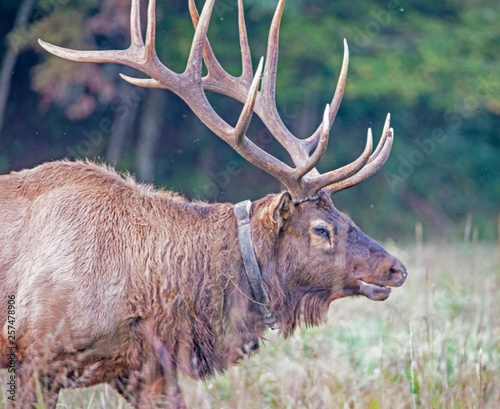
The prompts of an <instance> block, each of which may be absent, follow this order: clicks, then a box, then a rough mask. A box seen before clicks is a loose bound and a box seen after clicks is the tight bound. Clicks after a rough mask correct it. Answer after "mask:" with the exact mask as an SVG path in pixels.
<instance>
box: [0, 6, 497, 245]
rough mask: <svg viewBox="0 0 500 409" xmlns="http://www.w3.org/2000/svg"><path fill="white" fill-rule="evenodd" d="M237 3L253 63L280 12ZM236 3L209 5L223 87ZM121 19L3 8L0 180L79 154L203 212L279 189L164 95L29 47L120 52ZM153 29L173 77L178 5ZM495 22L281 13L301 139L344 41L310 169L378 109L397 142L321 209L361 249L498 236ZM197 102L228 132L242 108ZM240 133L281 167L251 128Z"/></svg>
mask: <svg viewBox="0 0 500 409" xmlns="http://www.w3.org/2000/svg"><path fill="white" fill-rule="evenodd" d="M201 3H202V2H201V0H198V6H199V7H201V6H202V4H201ZM244 4H245V11H246V17H247V28H248V33H249V40H250V46H251V48H252V53H253V58H254V66H256V63H257V61H258V59H259V58H260V57H261V56H262V55H265V49H266V44H267V33H268V29H269V25H270V22H271V18H272V15H273V12H274V9H275V7H276V4H277V1H275V0H272V1H271V0H246V1H245V2H244ZM236 5H237V1H236V0H218V1H217V2H216V6H215V11H214V14H213V17H212V24H211V29H210V31H209V39H210V40H211V43H212V46H213V47H214V50H215V53H216V55H217V56H218V58H219V61H220V62H221V63H222V65H223V66H224V67H225V68H226V69H227V70H228V72H230V73H231V74H233V75H239V73H240V70H241V63H240V54H239V40H238V36H237V8H236ZM145 6H146V2H143V10H144V7H145ZM129 7H130V0H78V1H76V0H2V1H1V2H0V38H1V39H2V41H1V42H0V64H1V66H0V70H1V72H0V172H1V173H6V172H9V171H11V170H20V169H22V168H27V167H33V166H35V165H37V164H39V163H42V162H44V161H48V160H54V159H60V158H64V157H69V158H71V159H76V158H86V157H87V158H99V159H100V160H103V161H106V162H107V163H110V164H112V165H116V167H117V168H118V169H120V170H127V171H130V172H131V173H134V174H135V175H136V177H137V178H138V179H139V180H142V181H146V182H153V183H154V184H155V185H157V186H163V187H165V188H167V189H173V190H176V191H178V192H181V193H183V194H184V195H186V196H188V197H191V198H200V199H202V200H207V201H211V202H213V201H219V202H220V201H232V202H236V201H239V200H244V199H247V198H249V199H256V198H258V197H260V196H262V195H265V194H266V193H270V192H277V191H278V190H279V189H280V187H279V185H278V183H277V182H276V181H275V180H274V179H272V178H270V177H269V176H267V175H266V174H264V173H263V172H261V171H260V170H258V169H256V168H255V167H253V166H252V165H249V164H247V163H245V162H244V161H243V160H241V159H240V157H239V156H238V155H237V154H236V153H235V152H233V151H232V150H231V148H229V146H227V145H225V143H224V142H222V141H221V140H220V139H219V138H217V137H216V136H214V135H213V134H211V133H210V131H208V130H207V129H206V128H205V127H204V126H203V125H202V124H201V122H200V121H199V120H198V119H197V118H196V117H195V116H194V115H193V114H192V113H191V112H190V111H189V109H188V108H187V106H186V105H185V104H184V103H183V102H182V101H181V100H180V99H179V98H178V97H176V96H175V95H173V94H172V93H169V92H167V91H158V90H144V89H140V88H136V87H134V86H132V85H129V84H127V83H125V82H124V81H122V80H121V79H120V78H119V76H118V73H120V72H122V73H126V74H129V75H130V74H131V75H135V74H136V73H134V72H133V71H132V72H131V71H130V69H128V68H125V67H121V66H117V65H98V64H84V63H73V62H68V61H64V60H61V59H59V58H56V57H53V56H51V55H49V54H48V53H46V52H45V51H43V50H42V49H41V47H40V46H39V45H38V43H37V39H38V38H42V39H44V40H46V41H48V42H52V43H53V44H56V45H60V46H64V47H69V48H75V49H98V48H100V49H116V48H126V47H128V45H129V38H130V35H129V13H130V9H129ZM143 14H144V13H143ZM143 17H145V16H143ZM157 19H158V36H157V49H158V53H159V56H160V58H161V59H162V61H163V63H164V64H165V65H167V66H168V67H170V68H172V69H173V70H175V71H177V72H181V71H183V70H184V66H185V63H186V61H187V55H188V52H189V48H190V42H191V39H192V35H193V32H194V30H193V26H192V23H191V20H190V17H189V13H188V9H187V0H165V1H158V10H157ZM143 21H144V23H145V18H143ZM499 21H500V2H499V1H498V0H467V1H465V0H445V1H439V2H438V1H418V0H416V1H409V0H388V1H380V0H377V1H373V0H371V1H368V0H351V1H331V0H329V1H326V0H288V1H287V4H286V7H285V14H284V18H283V23H282V30H281V45H280V65H279V70H278V79H277V98H278V108H279V110H280V112H281V114H282V117H283V120H284V122H285V124H286V125H287V126H288V127H289V128H290V129H291V130H292V132H293V133H294V134H295V135H297V136H299V137H307V136H308V135H309V134H311V133H312V132H313V131H314V130H315V129H316V127H317V126H318V124H319V123H320V121H321V115H322V112H323V109H324V106H325V104H326V103H327V102H329V101H330V99H331V96H332V94H333V91H334V89H335V84H336V81H337V76H338V72H339V70H340V65H341V62H342V52H343V50H342V40H343V38H346V39H347V41H348V43H349V47H350V52H351V62H350V68H349V78H348V83H347V88H346V93H345V96H344V101H343V104H342V106H341V108H340V111H339V115H338V117H337V120H336V123H335V124H334V127H333V129H332V136H331V142H330V147H329V150H328V152H327V154H326V155H325V158H324V159H323V161H322V163H321V166H320V170H328V169H332V168H334V167H339V166H342V165H344V164H346V163H348V162H350V161H351V160H353V159H354V158H356V157H357V156H358V155H359V154H360V153H361V152H362V150H363V147H364V143H365V135H366V130H367V128H368V127H372V128H373V130H374V135H375V136H376V138H377V139H378V136H379V135H380V132H381V130H382V126H383V123H384V120H385V117H386V114H387V112H391V115H392V126H393V127H394V130H395V144H394V147H393V152H392V154H391V157H390V158H389V160H388V162H387V164H386V165H385V166H384V168H383V170H382V171H381V172H379V173H378V174H377V175H375V176H374V177H372V178H371V179H370V180H369V181H367V182H364V183H362V184H361V185H359V186H357V187H355V188H353V189H349V190H347V191H345V192H341V193H339V194H338V195H336V196H335V198H334V201H335V203H336V205H337V207H338V208H339V209H341V210H342V211H344V212H347V213H348V214H349V215H350V216H351V217H352V218H353V219H354V220H355V221H356V222H357V223H358V224H359V225H360V226H361V227H362V228H363V229H364V230H365V231H366V232H367V233H368V234H370V235H372V236H373V237H376V238H378V239H386V238H390V237H393V238H398V239H399V238H403V237H407V238H409V237H411V236H412V235H413V234H414V231H415V226H416V225H417V224H421V225H422V226H423V231H424V235H425V236H426V237H445V238H455V239H463V238H465V239H466V240H476V239H478V240H496V239H497V235H498V229H499V226H498V224H499V223H500V219H499V217H500V216H499V215H500V25H499ZM210 100H211V101H212V102H213V104H214V106H215V109H216V110H217V112H219V113H220V114H221V115H222V116H223V117H224V118H226V119H227V121H228V122H229V123H232V124H234V123H235V121H236V118H237V116H238V114H239V111H240V109H241V105H240V104H239V103H237V102H235V101H231V100H229V99H228V98H225V97H221V96H218V95H213V96H212V95H211V96H210ZM248 134H249V136H250V137H251V138H252V139H254V140H255V141H256V142H257V143H258V144H259V145H260V146H262V147H264V148H265V149H266V150H268V151H271V152H273V153H274V154H275V155H278V156H280V157H283V158H285V157H284V154H283V152H281V151H280V148H279V146H278V144H277V143H275V142H274V141H273V140H272V138H271V137H270V136H269V134H268V133H266V130H265V129H264V128H263V126H262V124H260V123H259V121H258V120H257V119H256V120H254V123H253V124H252V127H251V128H250V130H249V132H248Z"/></svg>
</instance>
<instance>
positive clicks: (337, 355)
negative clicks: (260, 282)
mask: <svg viewBox="0 0 500 409" xmlns="http://www.w3.org/2000/svg"><path fill="white" fill-rule="evenodd" d="M386 248H387V249H388V250H389V251H391V252H392V253H393V254H394V255H397V256H398V257H400V258H401V260H403V261H404V262H405V263H406V265H407V267H408V268H409V270H410V275H409V277H408V280H407V282H406V284H405V285H404V286H403V287H402V288H400V289H396V290H395V291H394V292H393V294H392V295H391V296H390V297H389V299H388V300H387V301H385V302H373V301H369V300H367V299H365V298H356V299H344V300H338V301H335V302H334V303H333V304H332V305H331V307H330V316H329V321H328V324H327V325H324V326H322V327H319V328H312V329H303V330H300V331H297V332H296V333H295V334H294V336H293V337H291V339H289V340H287V341H285V340H283V339H282V338H281V337H279V336H278V335H277V334H276V333H275V332H269V333H268V341H267V342H266V343H265V346H264V347H263V348H262V349H261V352H260V354H259V355H256V356H254V357H252V358H251V359H249V360H246V361H244V362H242V363H241V364H240V365H239V366H237V367H233V368H231V370H229V371H228V372H227V373H226V374H225V375H220V376H217V377H216V378H212V379H209V380H206V381H204V382H195V381H192V380H189V379H182V386H183V389H184V395H185V398H186V402H187V404H188V406H189V407H190V408H192V409H210V408H228V409H229V408H230V409H267V408H269V409H271V408H287V409H288V408H290V409H292V408H293V409H299V408H308V409H313V408H318V409H320V408H321V409H323V408H325V409H329V408H332V409H333V408H341V409H344V408H361V409H377V408H383V409H387V408H394V409H396V408H398V409H399V408H401V409H403V408H409V409H413V408H452V409H460V408H478V409H479V408H491V409H497V408H499V407H500V297H499V292H500V254H499V249H498V247H496V246H495V245H493V244H461V245H450V244H443V243H441V244H432V245H423V246H418V245H415V246H411V247H408V248H407V249H400V248H396V247H395V246H392V245H391V244H389V245H387V244H386ZM0 380H1V382H2V391H4V390H5V389H4V388H5V374H1V375H0ZM0 402H2V403H3V404H5V395H4V394H1V395H0ZM59 402H60V404H59V405H58V407H59V408H96V409H97V408H99V409H100V408H129V406H128V405H127V404H126V403H124V402H123V401H122V400H121V399H120V398H118V396H117V395H116V394H115V393H114V392H113V391H112V390H111V389H110V388H109V387H106V386H99V387H95V388H89V389H85V390H82V391H65V392H63V393H62V394H61V396H60V399H59Z"/></svg>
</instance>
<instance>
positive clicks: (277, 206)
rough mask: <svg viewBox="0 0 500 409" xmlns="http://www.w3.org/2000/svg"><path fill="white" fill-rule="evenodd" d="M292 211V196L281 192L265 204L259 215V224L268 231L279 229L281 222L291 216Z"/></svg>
mask: <svg viewBox="0 0 500 409" xmlns="http://www.w3.org/2000/svg"><path fill="white" fill-rule="evenodd" d="M293 210H294V206H293V199H292V196H291V195H290V193H288V192H283V193H281V194H279V195H276V196H275V197H273V198H272V199H271V200H270V201H269V202H267V203H266V205H265V207H264V208H263V209H262V212H261V214H260V222H261V223H262V225H263V226H264V227H266V228H267V229H269V230H276V229H279V227H280V226H281V224H282V223H283V221H284V220H286V219H288V218H289V217H290V216H291V215H292V213H293Z"/></svg>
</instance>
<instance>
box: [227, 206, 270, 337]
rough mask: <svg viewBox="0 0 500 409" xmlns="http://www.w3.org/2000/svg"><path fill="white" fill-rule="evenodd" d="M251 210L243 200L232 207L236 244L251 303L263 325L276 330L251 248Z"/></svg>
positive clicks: (253, 251)
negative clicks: (250, 292)
mask: <svg viewBox="0 0 500 409" xmlns="http://www.w3.org/2000/svg"><path fill="white" fill-rule="evenodd" d="M251 208H252V202H251V201H250V200H245V201H244V202H240V203H237V204H236V205H234V215H235V216H236V221H237V222H238V242H239V245H240V252H241V258H242V260H243V266H244V267H245V273H246V276H247V280H248V284H250V289H251V290H252V294H253V298H254V299H253V300H252V301H253V302H255V303H256V304H257V305H258V307H259V310H260V312H261V314H262V315H263V317H264V318H263V321H264V324H265V325H267V326H269V327H270V328H271V329H277V328H278V327H277V325H276V322H277V318H276V315H274V314H272V313H271V312H270V311H269V310H268V309H267V297H266V295H265V294H264V290H263V288H262V285H261V281H262V274H261V272H260V267H259V264H258V262H257V257H256V256H255V250H254V248H253V243H252V234H251V231H250V211H251Z"/></svg>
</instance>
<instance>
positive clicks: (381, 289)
mask: <svg viewBox="0 0 500 409" xmlns="http://www.w3.org/2000/svg"><path fill="white" fill-rule="evenodd" d="M357 284H358V285H359V290H358V291H359V294H360V295H364V296H365V297H366V298H368V299H370V300H373V301H384V300H386V299H387V297H389V295H391V292H392V289H390V288H389V287H386V286H384V285H378V284H370V283H366V282H364V281H363V280H358V281H357Z"/></svg>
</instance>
